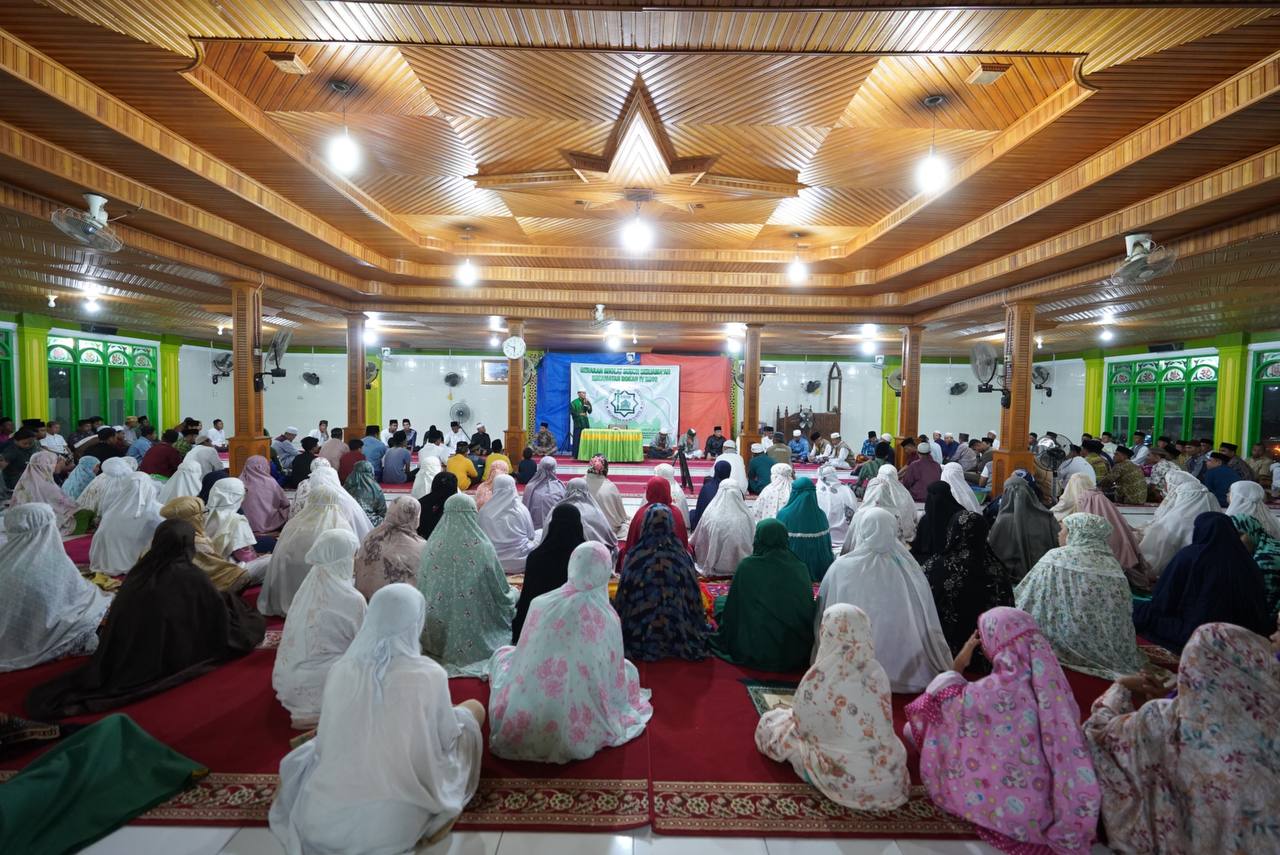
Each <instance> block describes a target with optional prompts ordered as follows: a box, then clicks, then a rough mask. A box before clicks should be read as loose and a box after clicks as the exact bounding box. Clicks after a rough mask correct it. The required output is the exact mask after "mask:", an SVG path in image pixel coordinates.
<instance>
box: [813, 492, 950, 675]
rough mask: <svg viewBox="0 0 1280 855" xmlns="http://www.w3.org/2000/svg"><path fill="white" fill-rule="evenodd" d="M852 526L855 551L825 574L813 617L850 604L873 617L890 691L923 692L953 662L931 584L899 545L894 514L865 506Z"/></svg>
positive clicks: (881, 659) (900, 544) (914, 561)
mask: <svg viewBox="0 0 1280 855" xmlns="http://www.w3.org/2000/svg"><path fill="white" fill-rule="evenodd" d="M854 525H855V526H856V527H857V546H855V547H854V549H853V551H852V552H850V553H849V554H848V555H842V556H840V557H839V558H837V559H836V560H835V562H833V563H832V565H831V567H830V568H828V570H827V575H826V576H824V577H823V579H822V586H821V587H820V588H819V589H818V612H817V613H818V614H819V615H821V614H823V613H824V612H825V611H826V610H827V609H828V608H830V607H831V606H833V605H835V604H836V603H849V604H850V605H854V606H857V607H858V608H860V609H862V610H863V611H864V612H866V613H867V614H869V615H875V616H876V617H875V624H874V626H873V627H872V629H873V633H872V634H873V636H874V639H875V651H876V658H877V659H879V660H880V664H881V665H883V666H884V670H885V671H886V672H887V673H888V675H889V682H890V684H891V685H892V687H893V691H895V692H922V691H924V689H925V687H926V686H928V685H929V682H930V681H931V680H933V678H934V677H936V676H938V675H939V674H941V673H942V672H943V671H946V670H948V669H950V668H951V659H952V658H951V650H950V649H949V648H948V647H947V639H946V636H945V635H943V633H942V624H941V623H940V622H939V621H938V609H937V606H935V605H934V602H933V594H932V593H931V592H930V590H929V581H928V579H926V578H925V575H924V571H923V570H921V569H920V565H919V564H917V563H916V560H915V559H914V558H912V557H911V553H910V552H909V551H907V547H905V546H903V544H902V541H901V540H899V539H898V526H897V521H896V520H895V519H894V517H893V514H891V513H889V512H888V511H886V510H882V509H880V508H867V507H866V506H865V505H864V506H863V507H862V508H861V509H860V510H859V511H858V518H857V520H855V522H854ZM819 634H820V633H819Z"/></svg>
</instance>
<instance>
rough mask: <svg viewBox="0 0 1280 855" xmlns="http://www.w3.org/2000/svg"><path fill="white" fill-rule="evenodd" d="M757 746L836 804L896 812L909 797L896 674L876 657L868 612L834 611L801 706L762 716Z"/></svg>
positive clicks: (799, 697)
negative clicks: (892, 691)
mask: <svg viewBox="0 0 1280 855" xmlns="http://www.w3.org/2000/svg"><path fill="white" fill-rule="evenodd" d="M756 748H758V749H760V753H761V754H764V755H765V756H766V757H771V758H772V759H774V760H777V761H778V762H780V763H790V764H791V767H792V768H793V769H795V771H796V774H797V775H799V776H800V777H801V778H803V779H804V780H806V781H808V782H809V783H811V784H813V785H814V786H815V787H817V788H818V789H819V790H821V791H822V794H823V795H825V796H826V797H827V798H829V799H831V800H832V801H833V802H835V803H836V804H841V805H844V806H845V807H850V808H854V809H855V810H893V809H894V808H896V807H900V806H901V805H903V804H904V803H905V802H906V801H907V788H908V784H909V779H908V776H907V749H906V748H905V747H904V746H903V744H902V743H901V742H900V741H899V740H898V737H897V735H896V734H895V733H894V732H893V706H892V701H891V699H890V696H889V677H888V675H887V674H885V672H884V668H882V667H881V666H880V663H879V662H877V661H876V660H875V648H874V646H873V644H872V639H871V620H870V618H868V617H867V614H866V612H864V611H863V610H862V609H860V608H858V607H857V606H850V605H847V604H845V603H839V604H837V605H834V606H832V607H831V608H829V609H827V612H826V614H824V615H823V616H822V630H821V637H820V639H819V641H818V656H817V659H816V660H815V661H814V663H813V665H812V666H810V668H809V670H808V672H806V673H805V675H804V679H803V680H801V681H800V686H799V688H797V689H796V694H795V705H794V706H793V707H792V708H791V709H774V710H770V711H769V712H767V713H765V714H764V716H762V717H761V719H760V723H759V724H758V725H756Z"/></svg>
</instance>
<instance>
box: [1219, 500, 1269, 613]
mask: <svg viewBox="0 0 1280 855" xmlns="http://www.w3.org/2000/svg"><path fill="white" fill-rule="evenodd" d="M1236 483H1238V484H1246V483H1248V484H1252V483H1253V482H1252V481H1237V482H1236ZM1230 519H1231V524H1232V525H1234V526H1235V527H1236V531H1238V532H1239V533H1240V534H1242V535H1247V536H1248V538H1249V539H1250V540H1251V541H1253V561H1254V563H1255V564H1257V565H1258V569H1259V570H1261V571H1262V589H1263V590H1264V591H1265V592H1266V596H1267V599H1266V606H1265V607H1266V612H1267V614H1269V615H1273V614H1275V613H1276V609H1278V608H1280V540H1276V539H1275V538H1274V537H1272V536H1271V535H1270V534H1269V533H1268V532H1267V530H1266V529H1265V528H1263V527H1262V524H1261V523H1259V522H1258V521H1257V520H1256V519H1255V518H1253V517H1246V516H1239V517H1230Z"/></svg>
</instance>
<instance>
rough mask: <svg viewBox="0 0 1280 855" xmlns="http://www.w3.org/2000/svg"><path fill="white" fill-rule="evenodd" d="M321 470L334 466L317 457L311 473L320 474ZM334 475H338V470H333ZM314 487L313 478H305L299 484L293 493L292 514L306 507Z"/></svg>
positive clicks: (313, 461) (312, 462)
mask: <svg viewBox="0 0 1280 855" xmlns="http://www.w3.org/2000/svg"><path fill="white" fill-rule="evenodd" d="M321 469H333V464H332V463H330V462H329V461H328V460H326V459H325V458H323V457H317V458H316V459H315V460H312V461H311V469H310V471H311V473H312V474H314V473H316V472H318V471H319V470H321ZM333 473H334V474H335V475H337V474H338V470H337V469H333ZM313 486H314V484H313V482H312V479H311V476H307V477H306V478H303V479H302V481H301V482H299V484H298V486H297V488H296V489H295V490H294V491H293V507H292V509H291V510H290V513H294V514H296V513H298V511H300V510H302V509H303V508H304V507H306V504H307V496H308V495H310V493H311V488H312V487H313Z"/></svg>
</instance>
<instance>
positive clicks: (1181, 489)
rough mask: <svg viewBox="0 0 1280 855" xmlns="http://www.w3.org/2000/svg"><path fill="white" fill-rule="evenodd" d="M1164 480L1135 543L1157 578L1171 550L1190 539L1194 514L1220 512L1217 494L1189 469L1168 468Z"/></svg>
mask: <svg viewBox="0 0 1280 855" xmlns="http://www.w3.org/2000/svg"><path fill="white" fill-rule="evenodd" d="M1164 483H1165V494H1164V500H1163V501H1161V502H1160V506H1159V507H1157V508H1156V512H1155V514H1154V515H1152V517H1151V524H1150V525H1148V526H1147V529H1146V531H1144V532H1143V533H1142V542H1141V543H1140V544H1138V550H1139V551H1140V552H1141V553H1142V557H1143V559H1144V560H1145V561H1146V562H1147V568H1148V573H1147V575H1148V576H1150V577H1151V578H1152V579H1158V578H1159V577H1160V574H1161V573H1163V572H1164V567H1165V565H1166V564H1168V563H1169V562H1170V561H1171V560H1172V559H1173V556H1174V554H1175V553H1177V551H1178V550H1179V549H1181V548H1182V547H1184V546H1187V545H1188V544H1190V543H1191V536H1192V534H1193V533H1194V528H1195V521H1196V517H1198V516H1200V514H1204V513H1215V514H1220V513H1222V505H1220V504H1218V500H1217V498H1216V497H1215V496H1214V495H1213V493H1210V492H1209V490H1208V489H1207V488H1206V487H1205V486H1204V485H1203V484H1201V483H1200V481H1199V480H1198V479H1197V478H1196V476H1194V475H1192V474H1191V473H1190V472H1181V471H1178V472H1170V473H1169V474H1168V475H1167V476H1165V482H1164Z"/></svg>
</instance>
